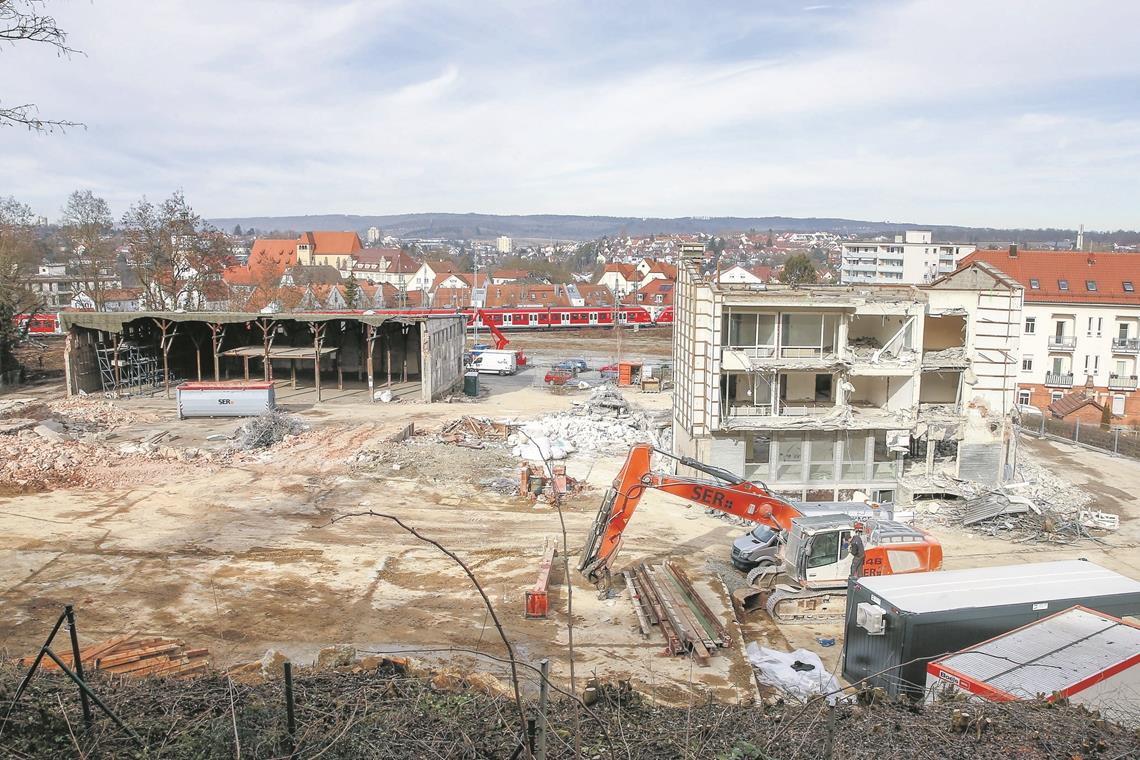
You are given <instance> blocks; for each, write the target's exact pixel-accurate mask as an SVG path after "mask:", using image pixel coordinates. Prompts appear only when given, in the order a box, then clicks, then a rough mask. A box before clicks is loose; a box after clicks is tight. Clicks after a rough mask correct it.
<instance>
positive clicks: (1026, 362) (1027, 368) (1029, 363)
mask: <svg viewBox="0 0 1140 760" xmlns="http://www.w3.org/2000/svg"><path fill="white" fill-rule="evenodd" d="M1021 371H1022V372H1032V371H1033V357H1032V356H1025V357H1022V359H1021Z"/></svg>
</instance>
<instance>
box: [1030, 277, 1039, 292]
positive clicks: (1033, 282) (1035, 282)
mask: <svg viewBox="0 0 1140 760" xmlns="http://www.w3.org/2000/svg"><path fill="white" fill-rule="evenodd" d="M1029 289H1030V290H1041V280H1039V279H1037V278H1036V277H1030V278H1029Z"/></svg>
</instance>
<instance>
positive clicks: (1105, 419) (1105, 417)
mask: <svg viewBox="0 0 1140 760" xmlns="http://www.w3.org/2000/svg"><path fill="white" fill-rule="evenodd" d="M1100 426H1101V427H1102V428H1104V429H1105V430H1108V429H1109V428H1110V427H1112V400H1111V399H1105V401H1104V406H1103V407H1102V408H1101V410H1100Z"/></svg>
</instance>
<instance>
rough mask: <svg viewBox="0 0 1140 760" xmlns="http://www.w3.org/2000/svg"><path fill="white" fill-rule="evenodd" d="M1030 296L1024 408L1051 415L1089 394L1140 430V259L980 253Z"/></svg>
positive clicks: (1022, 370) (1021, 390)
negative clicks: (1070, 398) (1061, 404)
mask: <svg viewBox="0 0 1140 760" xmlns="http://www.w3.org/2000/svg"><path fill="white" fill-rule="evenodd" d="M974 261H984V262H986V263H988V264H990V265H992V266H994V267H996V268H998V269H1001V270H1002V271H1003V272H1005V273H1007V274H1008V275H1009V276H1010V277H1011V278H1013V279H1015V280H1017V281H1018V282H1019V283H1020V284H1021V286H1022V287H1023V288H1024V289H1025V307H1024V310H1023V315H1022V316H1023V320H1022V324H1021V332H1022V335H1021V353H1020V355H1019V357H1018V368H1019V372H1018V374H1017V381H1018V382H1017V396H1018V399H1017V400H1018V403H1020V404H1023V405H1029V406H1034V407H1037V408H1038V409H1041V410H1044V409H1046V407H1048V406H1049V404H1051V403H1053V402H1054V401H1057V400H1059V399H1061V398H1062V397H1064V396H1066V395H1068V394H1070V393H1073V392H1074V391H1083V392H1084V393H1085V394H1086V395H1087V396H1089V397H1090V398H1093V399H1095V400H1096V401H1097V402H1098V403H1100V404H1102V405H1103V406H1105V407H1108V409H1109V410H1110V411H1111V412H1112V414H1113V415H1114V417H1115V418H1116V419H1114V422H1116V423H1117V424H1125V425H1136V424H1140V393H1138V392H1137V375H1138V374H1140V371H1138V370H1140V368H1138V367H1137V360H1138V358H1140V293H1138V292H1137V286H1140V253H1084V252H1081V251H1027V250H1019V249H1018V247H1017V246H1016V245H1011V246H1009V248H1008V249H1002V250H984V251H976V252H975V253H973V254H972V255H970V256H969V257H967V258H966V259H965V260H964V262H965V263H970V262H974Z"/></svg>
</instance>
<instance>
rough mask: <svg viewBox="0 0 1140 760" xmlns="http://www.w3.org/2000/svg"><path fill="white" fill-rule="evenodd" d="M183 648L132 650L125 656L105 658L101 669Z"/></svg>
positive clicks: (167, 646) (155, 647)
mask: <svg viewBox="0 0 1140 760" xmlns="http://www.w3.org/2000/svg"><path fill="white" fill-rule="evenodd" d="M178 649H181V647H180V646H179V645H178V644H160V645H158V646H153V647H147V648H145V649H132V650H129V651H127V652H124V653H123V654H116V655H113V656H111V657H103V658H101V659H100V661H99V667H101V668H103V669H107V668H113V667H115V666H116V665H119V664H121V663H124V662H135V661H136V660H140V659H142V658H144V657H153V656H155V655H158V654H166V653H168V652H174V651H177V650H178Z"/></svg>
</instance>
